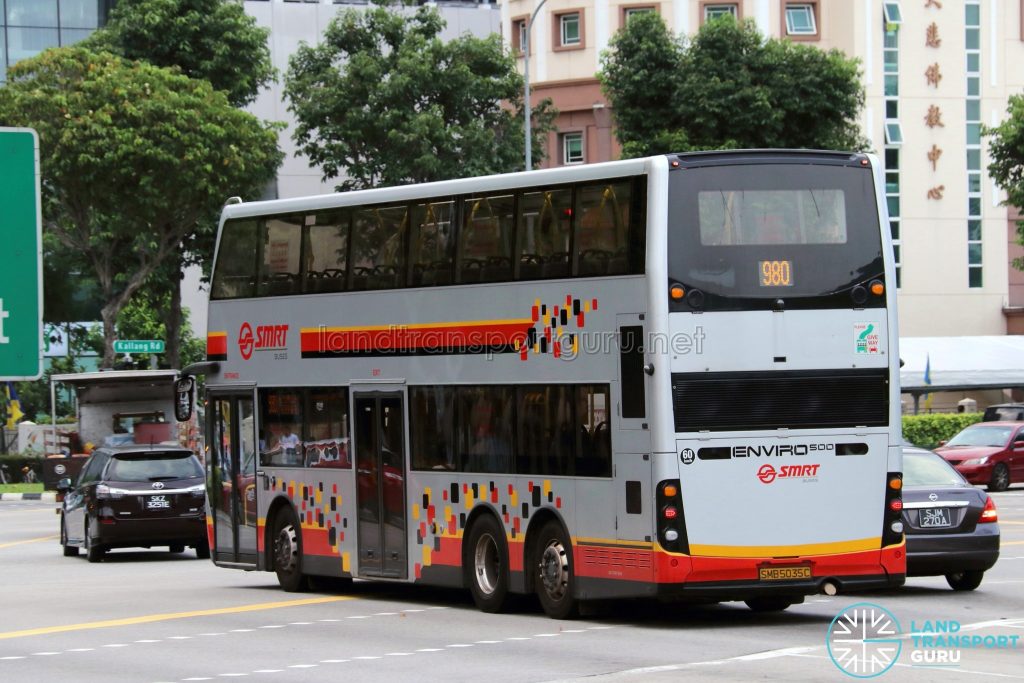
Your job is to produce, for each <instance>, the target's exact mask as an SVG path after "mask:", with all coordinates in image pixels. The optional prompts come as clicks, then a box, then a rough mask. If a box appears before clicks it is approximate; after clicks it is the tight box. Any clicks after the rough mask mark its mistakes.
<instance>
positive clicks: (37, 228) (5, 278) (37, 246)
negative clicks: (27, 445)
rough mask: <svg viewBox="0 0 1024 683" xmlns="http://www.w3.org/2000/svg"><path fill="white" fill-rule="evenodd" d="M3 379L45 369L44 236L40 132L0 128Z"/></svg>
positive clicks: (0, 374)
mask: <svg viewBox="0 0 1024 683" xmlns="http://www.w3.org/2000/svg"><path fill="white" fill-rule="evenodd" d="M0 207H3V212H2V215H0V250H2V251H3V255H4V259H3V266H2V267H0V380H31V379H39V377H40V376H41V375H42V373H43V275H42V274H43V239H42V232H43V228H42V225H43V224H42V212H41V209H40V202H39V137H38V136H37V135H36V132H35V131H34V130H32V129H31V128H0Z"/></svg>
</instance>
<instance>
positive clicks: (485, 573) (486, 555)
mask: <svg viewBox="0 0 1024 683" xmlns="http://www.w3.org/2000/svg"><path fill="white" fill-rule="evenodd" d="M473 569H474V571H475V573H476V584H477V587H478V588H479V589H480V592H481V593H483V594H484V595H490V594H492V593H493V592H494V590H495V588H497V585H498V575H499V571H500V563H499V561H498V546H497V543H495V541H494V538H493V537H492V536H491V535H490V534H483V535H482V536H480V540H478V541H477V543H476V548H475V549H474V552H473Z"/></svg>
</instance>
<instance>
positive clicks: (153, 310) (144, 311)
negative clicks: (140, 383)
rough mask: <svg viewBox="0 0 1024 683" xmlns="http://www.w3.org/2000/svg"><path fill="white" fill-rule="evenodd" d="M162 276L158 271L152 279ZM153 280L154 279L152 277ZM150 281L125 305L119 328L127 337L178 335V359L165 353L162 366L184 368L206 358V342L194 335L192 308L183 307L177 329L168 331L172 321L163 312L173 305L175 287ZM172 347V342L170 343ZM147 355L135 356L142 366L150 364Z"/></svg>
mask: <svg viewBox="0 0 1024 683" xmlns="http://www.w3.org/2000/svg"><path fill="white" fill-rule="evenodd" d="M158 278H161V273H160V272H159V271H158V272H157V273H155V274H154V278H153V279H158ZM150 282H152V279H151V280H150ZM150 282H147V284H146V286H144V287H142V288H140V289H139V291H137V292H136V293H135V295H134V296H133V297H132V298H131V300H130V301H129V302H128V303H127V304H125V306H124V308H122V309H121V312H120V314H119V315H118V317H117V331H118V332H119V333H120V334H121V335H122V336H123V337H124V338H126V339H166V340H171V339H172V338H177V339H178V341H179V342H180V343H179V344H178V347H179V349H180V351H179V354H180V355H179V356H178V357H177V358H173V359H172V358H171V357H170V354H164V356H163V359H162V360H164V361H165V362H164V363H163V365H165V366H168V367H185V366H187V365H189V364H190V363H196V362H198V361H201V360H203V358H204V357H205V356H206V343H205V341H204V340H202V339H197V338H196V337H195V336H193V334H192V325H191V324H190V323H189V311H188V309H187V308H186V309H183V311H182V319H181V322H180V323H179V327H178V331H177V332H171V331H170V330H169V327H170V321H169V320H168V319H167V318H166V317H164V316H163V315H162V312H163V311H166V310H167V309H168V308H169V307H170V301H169V300H170V299H171V298H172V296H173V291H174V288H168V287H154V286H151V285H150ZM168 350H170V345H168ZM148 360H149V359H148V357H136V363H139V364H140V365H141V367H147V366H148Z"/></svg>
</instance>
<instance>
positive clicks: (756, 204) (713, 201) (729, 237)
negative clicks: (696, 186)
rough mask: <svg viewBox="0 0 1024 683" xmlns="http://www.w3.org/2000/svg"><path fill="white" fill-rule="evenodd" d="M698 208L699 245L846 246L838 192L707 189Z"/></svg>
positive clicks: (842, 204) (842, 206)
mask: <svg viewBox="0 0 1024 683" xmlns="http://www.w3.org/2000/svg"><path fill="white" fill-rule="evenodd" d="M697 204H698V206H699V213H700V215H699V217H700V243H701V244H703V245H704V246H733V245H746V244H751V245H757V244H845V243H846V197H845V195H844V193H843V191H842V190H829V189H822V190H760V191H759V190H755V191H744V190H712V191H705V192H699V193H697Z"/></svg>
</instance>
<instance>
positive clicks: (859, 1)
mask: <svg viewBox="0 0 1024 683" xmlns="http://www.w3.org/2000/svg"><path fill="white" fill-rule="evenodd" d="M538 5H540V2H539V0H509V2H507V3H506V4H503V5H502V9H501V12H502V28H503V35H504V36H506V40H507V41H508V43H509V45H510V48H511V49H513V50H516V51H519V52H521V51H522V47H523V45H524V44H525V43H524V37H523V33H524V31H525V27H526V25H527V23H528V20H529V17H530V16H531V15H532V14H533V13H534V11H535V10H536V8H537V7H538ZM1022 6H1024V1H1022V0H901V1H898V2H884V1H883V0H800V1H790V0H740V1H737V2H717V1H709V0H671V1H667V2H643V1H642V0H641V1H637V0H548V1H547V2H545V3H544V4H543V6H542V7H541V9H540V11H539V12H538V13H537V16H536V19H535V20H534V22H533V25H532V30H531V32H530V39H531V41H530V44H531V46H532V49H531V52H530V80H531V84H532V92H533V99H534V102H536V101H539V100H540V99H541V98H543V97H551V98H552V100H553V102H554V104H555V106H556V107H557V108H558V109H559V110H560V112H561V113H560V115H559V118H558V120H557V122H556V125H557V130H556V131H555V132H553V133H552V134H551V135H550V137H549V140H548V160H547V161H546V162H545V163H546V165H561V164H572V163H589V162H595V161H604V160H608V159H613V158H616V157H617V154H618V146H617V143H616V140H615V138H614V131H613V127H612V121H613V112H611V111H610V109H609V106H608V103H607V100H606V99H605V98H604V96H603V94H602V93H601V90H600V86H599V84H598V81H597V78H596V73H597V71H598V70H599V69H600V55H601V52H602V51H603V50H606V49H607V47H608V44H609V41H610V39H611V37H612V36H613V35H614V34H615V32H616V31H618V30H619V29H621V28H622V27H623V26H624V25H625V22H626V21H628V19H629V17H630V16H632V15H633V14H635V13H637V12H657V13H658V14H660V15H661V16H662V18H664V19H665V21H666V23H667V24H668V26H669V27H670V29H671V30H672V31H673V32H674V33H676V34H683V35H692V34H693V33H694V32H695V31H696V30H698V29H699V27H700V26H701V25H702V24H703V23H704V22H705V21H708V20H710V19H712V18H714V17H715V16H717V15H720V14H730V15H732V16H734V17H736V18H739V19H753V20H754V21H755V23H756V24H757V26H758V28H759V29H760V30H761V32H762V33H764V34H766V35H770V36H775V37H782V38H786V39H789V40H794V41H800V42H805V43H807V44H810V45H814V46H816V47H820V48H822V49H830V48H837V49H839V50H841V51H843V52H844V53H845V54H847V55H848V56H851V57H856V58H857V59H859V60H860V62H861V66H862V70H863V82H864V85H865V90H866V96H867V98H866V106H865V109H864V111H863V115H862V121H861V123H862V127H863V130H864V133H865V135H866V137H867V138H868V139H869V140H870V142H871V145H872V150H871V151H873V152H875V153H876V154H878V155H879V156H880V157H882V158H883V159H884V160H885V164H886V199H887V202H888V206H889V213H890V216H891V219H892V221H891V226H890V228H891V230H892V234H893V239H894V244H895V246H896V255H897V262H898V264H899V267H898V271H899V283H898V285H899V289H898V291H899V298H900V325H901V328H900V333H901V335H902V336H963V335H985V334H987V335H992V334H1006V333H1007V332H1011V333H1020V332H1024V274H1021V273H1018V272H1017V271H1015V270H1013V269H1012V265H1011V262H1012V259H1013V258H1014V257H1015V256H1021V255H1022V253H1024V252H1022V251H1021V250H1020V249H1019V248H1018V247H1016V246H1015V245H1014V244H1013V243H1014V242H1015V241H1016V227H1015V225H1014V218H1015V215H1014V214H1011V211H1012V210H1011V209H1008V208H1007V207H1005V206H1003V204H1002V202H1003V201H1004V200H1005V193H1003V192H1001V191H1000V190H999V189H998V188H997V187H996V186H995V184H994V182H993V181H992V180H991V179H990V178H989V177H988V174H987V172H986V170H985V169H986V167H987V165H988V163H989V160H988V156H987V151H986V147H987V146H986V141H985V138H984V137H983V136H982V133H981V131H982V126H983V125H989V126H992V125H997V124H998V123H999V122H1000V121H1001V120H1002V119H1003V117H1004V115H1005V112H1006V105H1007V100H1008V97H1009V96H1010V95H1011V94H1014V93H1020V92H1021V91H1022V90H1024V70H1022V69H1021V68H1020V65H1021V64H1024V18H1022V15H1024V12H1022ZM520 64H522V60H521V61H520ZM665 151H666V152H669V151H671V150H665ZM1011 282H1012V283H1013V286H1012V287H1011Z"/></svg>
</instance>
